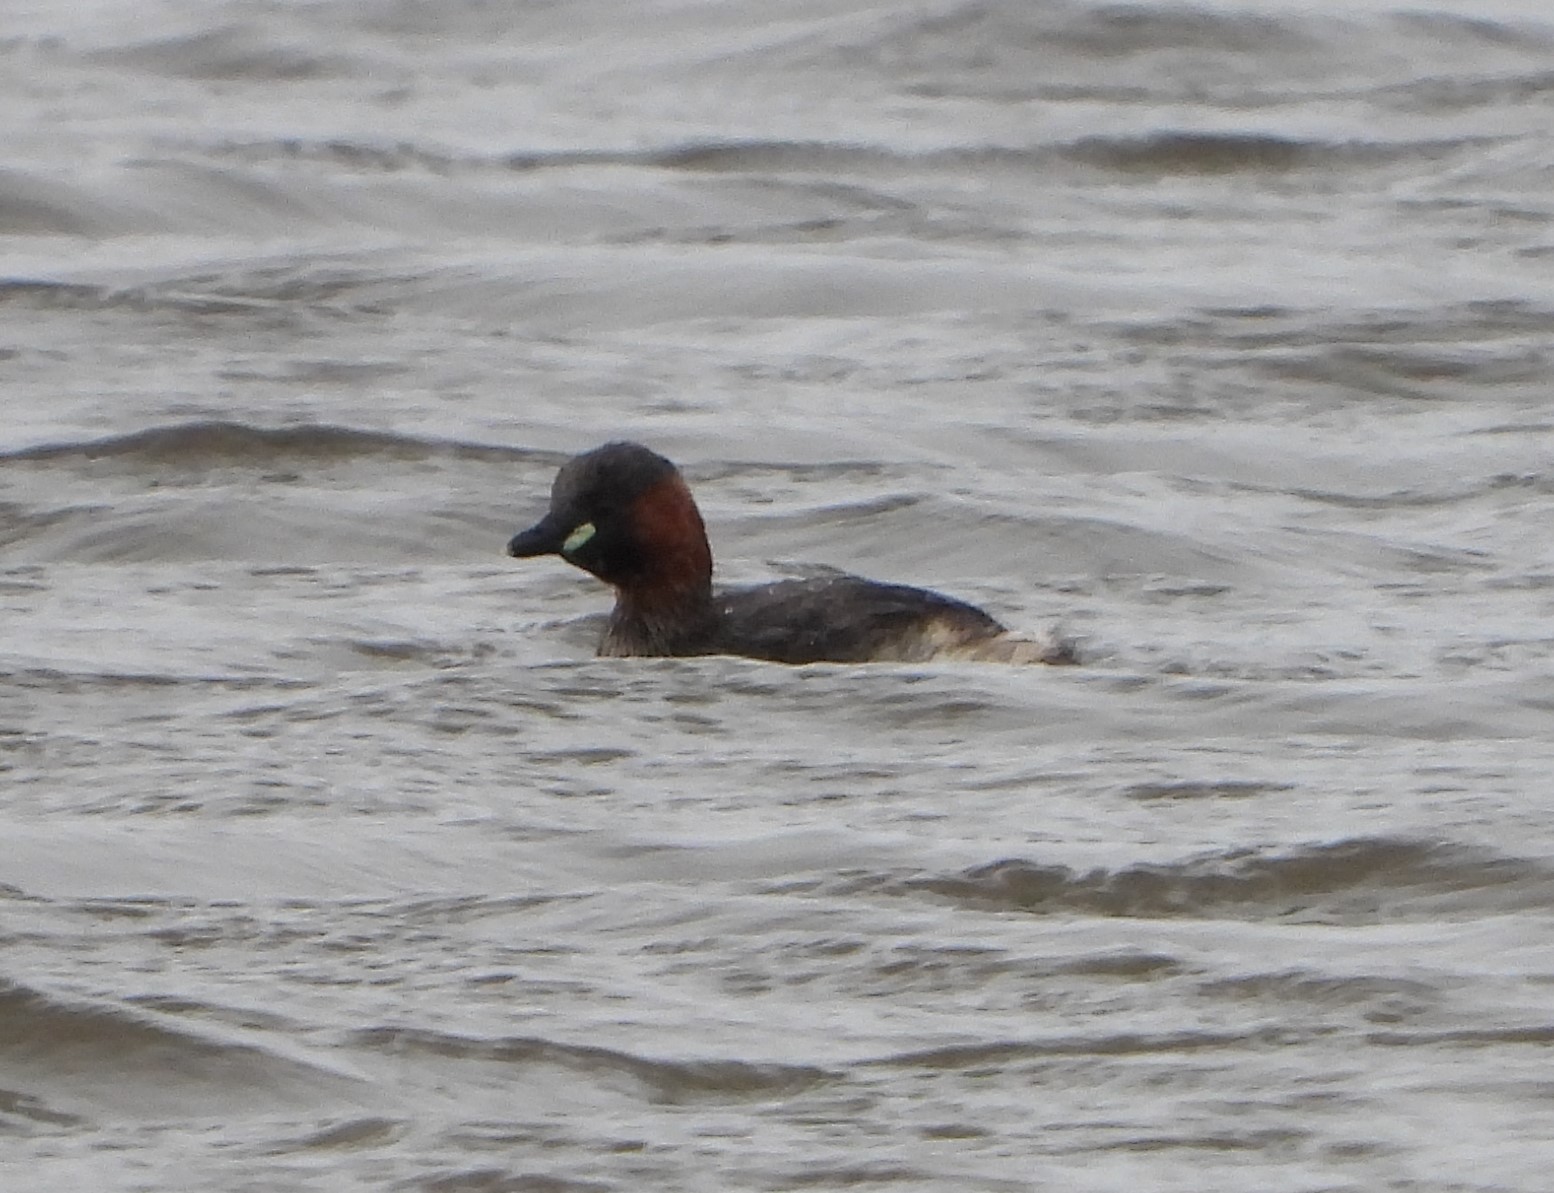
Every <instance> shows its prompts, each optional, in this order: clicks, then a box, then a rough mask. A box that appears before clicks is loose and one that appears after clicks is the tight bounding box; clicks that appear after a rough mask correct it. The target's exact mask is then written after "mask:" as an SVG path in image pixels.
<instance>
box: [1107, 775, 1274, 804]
mask: <svg viewBox="0 0 1554 1193" xmlns="http://www.w3.org/2000/svg"><path fill="white" fill-rule="evenodd" d="M1293 790H1295V785H1294V784H1293V783H1277V782H1269V781H1260V780H1256V779H1217V780H1191V779H1187V780H1182V781H1179V782H1174V783H1134V784H1133V785H1131V786H1129V787H1127V788H1125V789H1124V790H1123V792H1122V794H1123V795H1124V796H1126V797H1127V798H1128V799H1138V800H1186V799H1191V800H1197V799H1253V798H1255V797H1257V796H1262V795H1272V794H1275V793H1277V792H1281V791H1293Z"/></svg>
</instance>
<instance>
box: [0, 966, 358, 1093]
mask: <svg viewBox="0 0 1554 1193" xmlns="http://www.w3.org/2000/svg"><path fill="white" fill-rule="evenodd" d="M0 1068H3V1069H4V1070H5V1073H6V1083H7V1085H8V1086H9V1087H10V1095H11V1097H12V1098H13V1100H12V1102H11V1103H10V1105H8V1106H0V1111H6V1112H9V1113H11V1114H16V1115H20V1116H22V1117H25V1118H29V1119H33V1120H36V1121H40V1122H56V1123H57V1122H70V1121H74V1120H75V1117H76V1115H77V1114H79V1113H86V1114H89V1115H91V1114H96V1113H110V1114H118V1113H126V1114H130V1115H134V1116H162V1115H177V1116H180V1117H184V1116H189V1117H211V1116H220V1115H222V1114H225V1113H229V1112H231V1111H233V1110H240V1109H253V1108H263V1109H269V1108H273V1107H275V1106H292V1107H296V1106H299V1105H314V1104H317V1103H319V1102H321V1101H326V1100H328V1101H333V1100H334V1099H336V1098H337V1097H338V1096H339V1095H341V1094H346V1096H348V1097H350V1096H353V1094H354V1092H355V1090H356V1087H357V1086H358V1082H357V1081H356V1080H355V1079H353V1078H349V1077H346V1076H345V1075H343V1074H342V1073H340V1072H338V1071H336V1070H334V1069H331V1068H328V1067H325V1066H322V1065H316V1064H314V1063H311V1062H309V1061H307V1060H304V1059H300V1058H298V1057H293V1056H288V1055H282V1054H280V1053H277V1052H274V1051H271V1050H270V1049H269V1048H267V1047H265V1046H262V1045H261V1044H259V1043H257V1042H254V1041H251V1040H248V1039H243V1040H238V1039H235V1038H223V1037H222V1036H221V1035H219V1034H217V1033H216V1032H215V1031H214V1030H211V1029H208V1028H207V1029H204V1030H200V1031H194V1030H191V1029H189V1028H187V1027H186V1026H184V1025H183V1024H181V1023H179V1022H177V1021H176V1020H174V1019H172V1018H169V1017H167V1016H163V1015H157V1014H152V1013H148V1012H145V1011H139V1010H130V1009H128V1008H126V1007H123V1006H119V1005H115V1004H111V1003H97V1002H90V1001H87V1000H83V999H73V998H72V999H66V998H61V997H58V996H55V995H52V994H46V993H44V992H42V991H40V990H37V989H34V988H32V987H29V986H26V985H22V984H20V983H18V982H14V981H9V980H6V979H3V978H0Z"/></svg>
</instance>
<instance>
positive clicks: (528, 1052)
mask: <svg viewBox="0 0 1554 1193" xmlns="http://www.w3.org/2000/svg"><path fill="white" fill-rule="evenodd" d="M350 1042H351V1043H352V1044H354V1045H355V1046H357V1047H359V1048H362V1049H367V1050H370V1051H372V1052H375V1053H379V1054H407V1053H408V1054H412V1055H416V1056H421V1057H428V1056H429V1057H443V1058H447V1059H451V1060H456V1061H470V1062H486V1063H491V1064H498V1065H503V1066H513V1067H521V1068H529V1067H546V1068H552V1069H561V1070H564V1071H566V1072H569V1073H572V1074H574V1075H575V1076H578V1077H580V1078H583V1079H585V1080H587V1079H594V1080H597V1079H605V1080H610V1079H618V1078H623V1077H624V1078H627V1079H629V1080H630V1081H631V1082H632V1083H633V1084H634V1085H635V1086H636V1087H637V1088H638V1089H639V1091H640V1092H642V1093H643V1094H644V1095H645V1096H646V1097H647V1098H648V1099H649V1100H650V1101H655V1102H667V1103H681V1102H689V1101H748V1100H760V1099H768V1098H785V1097H790V1096H792V1095H794V1094H797V1093H801V1092H803V1091H805V1090H809V1089H813V1088H814V1087H815V1086H817V1085H820V1084H823V1083H825V1082H827V1081H830V1080H832V1079H833V1075H832V1074H831V1073H829V1072H828V1071H827V1070H825V1069H821V1068H817V1067H815V1066H811V1065H795V1064H776V1063H773V1064H761V1063H754V1062H750V1061H740V1060H701V1061H697V1060H661V1059H653V1058H648V1057H643V1056H638V1055H636V1054H635V1053H631V1052H623V1051H620V1050H618V1049H614V1048H605V1047H601V1046H599V1045H592V1044H563V1043H558V1042H555V1041H552V1040H545V1039H539V1038H534V1037H526V1036H504V1037H500V1038H495V1039H479V1038H474V1037H469V1036H458V1035H450V1034H447V1033H442V1032H433V1031H424V1030H413V1029H409V1028H398V1027H373V1028H364V1029H362V1030H359V1031H357V1032H354V1033H353V1034H352V1035H351V1037H350Z"/></svg>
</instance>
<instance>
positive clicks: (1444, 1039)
mask: <svg viewBox="0 0 1554 1193" xmlns="http://www.w3.org/2000/svg"><path fill="white" fill-rule="evenodd" d="M1365 1039H1366V1043H1369V1044H1381V1045H1390V1046H1392V1047H1399V1048H1417V1047H1425V1048H1431V1049H1436V1048H1441V1047H1447V1048H1503V1047H1505V1046H1506V1045H1511V1046H1513V1047H1515V1046H1529V1047H1533V1048H1537V1049H1538V1050H1539V1051H1540V1052H1546V1051H1547V1049H1548V1047H1549V1046H1550V1045H1551V1044H1554V1023H1529V1024H1521V1025H1513V1026H1507V1027H1470V1028H1458V1029H1454V1030H1448V1031H1374V1032H1371V1033H1370V1034H1369V1035H1367V1036H1366V1038H1365Z"/></svg>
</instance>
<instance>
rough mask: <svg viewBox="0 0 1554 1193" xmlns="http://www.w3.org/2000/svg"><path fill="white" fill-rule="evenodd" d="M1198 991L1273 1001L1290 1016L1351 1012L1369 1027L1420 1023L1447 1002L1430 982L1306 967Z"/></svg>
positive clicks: (1221, 996) (1233, 998) (1204, 985)
mask: <svg viewBox="0 0 1554 1193" xmlns="http://www.w3.org/2000/svg"><path fill="white" fill-rule="evenodd" d="M1198 990H1199V993H1201V994H1203V995H1205V996H1207V997H1209V998H1215V999H1225V1000H1229V1001H1234V1002H1253V1003H1267V1004H1269V1005H1270V1006H1273V1007H1275V1008H1278V1009H1279V1011H1280V1013H1281V1014H1283V1015H1285V1016H1288V1015H1289V1014H1291V1013H1292V1012H1295V1011H1313V1010H1314V1011H1318V1012H1332V1011H1339V1012H1342V1011H1351V1012H1354V1013H1356V1014H1358V1015H1359V1016H1360V1017H1361V1018H1362V1019H1363V1020H1364V1021H1366V1022H1368V1023H1397V1022H1400V1021H1403V1020H1407V1019H1415V1018H1418V1017H1419V1016H1422V1015H1425V1014H1428V1013H1429V1012H1431V1011H1434V1010H1435V1009H1436V1008H1437V1007H1439V1006H1440V1005H1441V1002H1442V993H1441V991H1440V990H1439V989H1438V988H1436V987H1434V986H1432V985H1430V984H1429V983H1427V982H1422V981H1416V980H1411V979H1407V978H1394V977H1383V976H1378V975H1359V976H1334V975H1331V974H1324V973H1318V972H1313V971H1309V970H1304V969H1299V970H1290V971H1286V972H1281V973H1271V974H1249V975H1244V976H1237V977H1233V978H1221V979H1216V980H1213V981H1208V982H1204V983H1202V984H1200V986H1199V987H1198Z"/></svg>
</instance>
